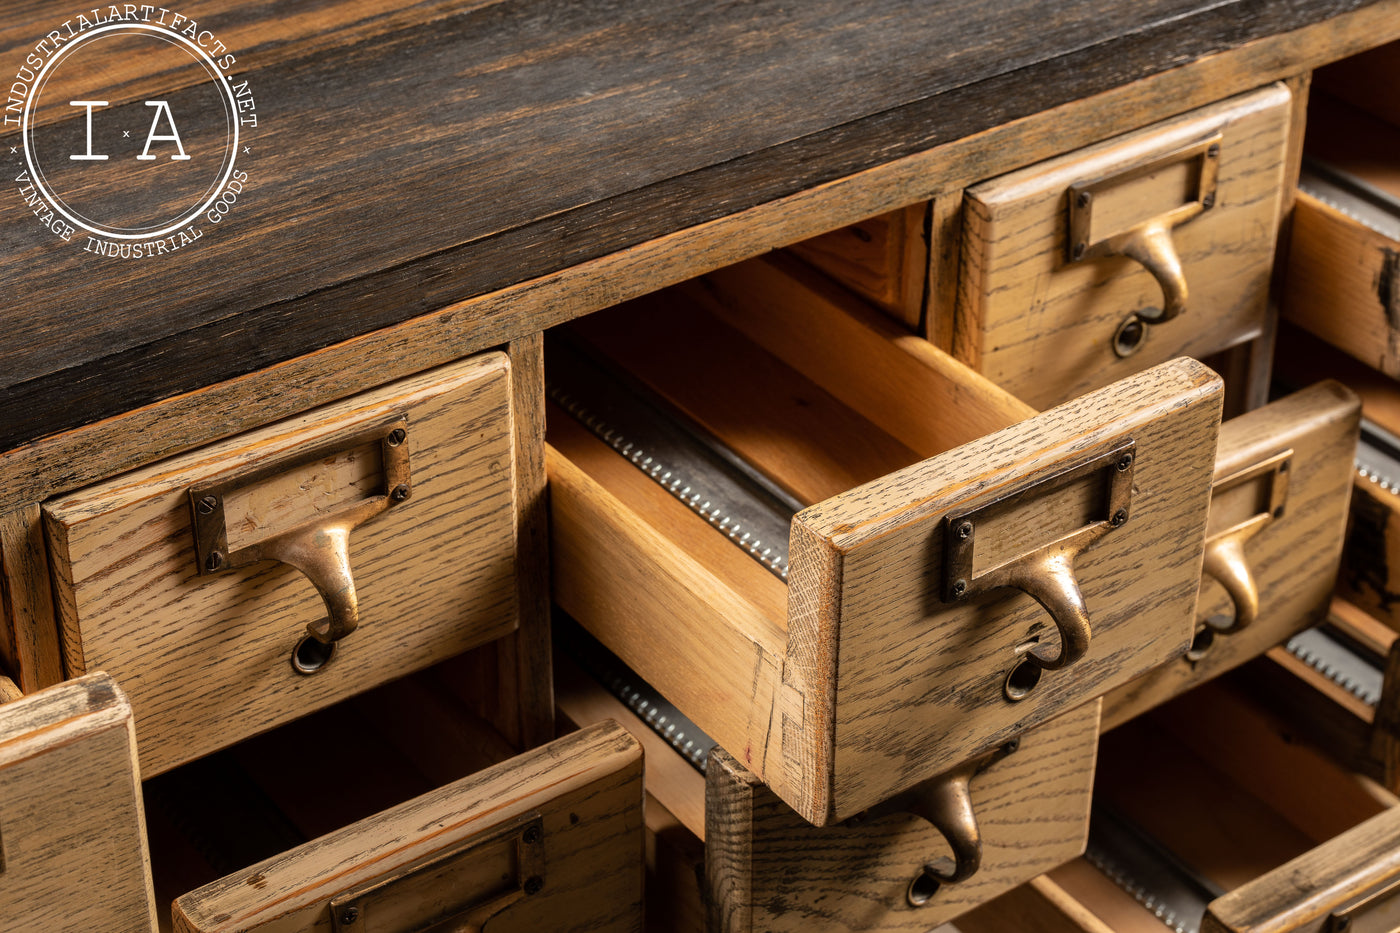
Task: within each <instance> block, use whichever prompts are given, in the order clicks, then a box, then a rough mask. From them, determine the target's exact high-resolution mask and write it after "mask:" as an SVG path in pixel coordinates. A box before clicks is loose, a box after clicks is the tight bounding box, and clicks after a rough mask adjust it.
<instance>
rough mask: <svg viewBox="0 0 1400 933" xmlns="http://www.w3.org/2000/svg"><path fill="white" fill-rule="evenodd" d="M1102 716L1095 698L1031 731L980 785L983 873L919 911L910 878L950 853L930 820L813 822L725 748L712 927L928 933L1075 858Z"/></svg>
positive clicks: (976, 798) (710, 776)
mask: <svg viewBox="0 0 1400 933" xmlns="http://www.w3.org/2000/svg"><path fill="white" fill-rule="evenodd" d="M1098 709H1099V704H1098V702H1097V701H1094V702H1091V703H1088V704H1086V705H1085V706H1083V707H1081V708H1079V709H1076V710H1072V711H1070V712H1068V713H1065V714H1064V715H1063V716H1060V717H1058V718H1057V719H1054V720H1052V721H1050V722H1048V723H1045V724H1044V725H1042V726H1040V727H1038V728H1036V729H1033V730H1031V731H1029V732H1027V733H1025V734H1024V735H1023V736H1021V739H1020V745H1019V747H1018V749H1017V750H1016V751H1015V752H1013V753H1012V754H1010V755H1008V756H1007V757H1006V758H1003V759H1002V760H1000V761H998V762H997V763H996V764H994V765H992V766H991V767H990V768H989V769H988V770H986V771H984V772H982V773H981V774H979V775H977V776H975V777H974V778H973V779H972V782H971V793H972V804H973V809H974V812H975V814H976V817H977V822H978V825H979V827H980V828H981V832H982V864H981V867H980V869H979V870H978V871H977V873H976V874H975V875H973V876H972V877H971V878H969V879H968V880H967V881H965V882H962V883H958V884H950V885H943V886H941V887H940V888H939V889H938V891H937V892H936V893H935V894H934V895H933V897H932V899H931V900H930V901H929V903H927V904H926V905H924V906H922V907H917V908H916V907H912V906H911V905H910V904H909V902H908V899H907V896H906V895H907V892H908V889H909V884H910V881H911V880H912V879H913V878H915V877H916V876H917V875H918V874H919V873H920V871H921V869H922V867H923V866H924V865H925V864H926V863H929V862H933V861H936V860H937V859H938V858H939V857H944V856H947V855H948V854H949V849H948V846H947V843H946V842H945V841H944V840H943V837H942V835H941V834H940V833H939V832H938V830H937V829H935V828H934V827H933V826H932V825H931V824H929V823H928V822H926V821H924V820H923V819H921V818H919V817H917V816H914V815H912V814H906V813H895V814H888V815H882V816H879V817H872V818H870V819H867V820H862V821H858V822H855V823H848V824H841V825H832V826H825V827H821V828H818V827H814V826H812V825H811V824H809V823H808V822H807V821H806V820H804V819H802V817H800V816H799V815H798V814H797V813H796V812H794V811H793V810H792V808H790V807H788V806H787V805H786V804H784V803H783V802H782V801H781V800H779V799H778V798H777V797H776V796H775V795H774V794H773V793H772V791H771V790H769V789H768V788H767V787H765V786H764V785H763V784H762V783H761V782H760V781H758V779H757V778H756V777H754V775H753V774H752V773H751V772H748V771H746V770H745V769H744V768H743V767H742V766H741V765H739V763H738V762H737V761H735V760H734V758H732V757H731V756H729V755H727V754H724V753H722V752H717V753H716V754H715V755H714V756H713V757H712V758H711V762H710V766H709V769H708V771H707V787H706V824H707V829H706V859H707V872H708V884H709V906H710V910H711V917H712V920H711V924H710V929H712V930H715V931H725V933H759V931H772V933H778V931H805V930H814V929H821V930H828V931H843V930H878V931H890V933H893V931H900V930H903V931H920V933H922V931H925V930H928V929H929V928H930V927H931V926H934V925H936V924H940V923H944V922H946V921H948V920H951V919H954V918H956V917H957V916H958V915H959V914H961V913H963V912H964V911H966V910H968V909H969V908H971V907H974V906H977V905H978V904H981V903H983V902H984V901H986V900H988V899H990V898H992V897H995V896H996V895H998V894H1001V893H1003V892H1005V891H1006V890H1008V889H1009V888H1011V887H1013V886H1015V885H1017V884H1021V883H1023V882H1025V881H1028V880H1030V879H1031V878H1032V877H1034V876H1036V875H1039V874H1040V873H1042V872H1044V871H1048V870H1049V869H1051V868H1054V867H1056V866H1058V865H1060V864H1061V863H1063V862H1065V861H1067V860H1069V859H1071V858H1074V857H1075V856H1078V855H1079V854H1080V853H1081V852H1083V850H1084V840H1085V835H1086V833H1087V832H1088V814H1089V793H1090V788H1091V785H1092V783H1093V772H1094V755H1095V748H1096V745H1097V742H1098ZM937 780H938V779H937V778H935V779H934V781H935V782H936V781H937Z"/></svg>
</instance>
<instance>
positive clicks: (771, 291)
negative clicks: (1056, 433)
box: [669, 256, 1036, 457]
mask: <svg viewBox="0 0 1400 933" xmlns="http://www.w3.org/2000/svg"><path fill="white" fill-rule="evenodd" d="M687 294H688V295H689V296H691V297H694V298H695V299H696V300H697V303H698V304H699V305H700V307H702V308H704V309H705V310H706V311H707V312H709V313H711V314H713V315H714V316H715V317H717V318H719V319H720V320H722V321H724V322H725V323H726V324H728V325H729V326H730V327H733V328H735V329H736V330H738V331H740V332H742V333H743V334H744V336H745V337H746V338H747V339H748V340H751V341H753V342H754V343H755V344H757V345H758V346H760V347H762V348H763V349H764V350H766V351H767V352H768V353H770V354H772V355H773V356H775V357H777V358H778V359H781V360H782V361H783V362H784V363H786V364H787V365H788V366H791V367H792V368H793V369H794V370H796V371H798V372H800V373H802V374H803V375H804V376H806V377H808V378H810V379H812V380H813V381H815V382H817V383H819V384H820V385H821V387H822V388H823V389H824V390H826V391H828V392H830V393H831V394H832V395H834V396H835V397H837V398H838V399H840V400H841V402H843V403H844V404H845V405H847V406H849V407H850V408H851V409H852V410H854V411H856V412H858V413H859V414H860V415H861V417H863V418H864V419H865V420H867V421H869V422H870V423H871V424H874V425H877V426H879V428H880V429H881V430H883V431H885V432H886V433H887V434H889V435H890V436H891V437H894V438H896V439H898V440H899V441H900V442H902V443H904V444H905V445H907V446H908V447H909V448H910V449H911V450H912V451H914V452H915V453H916V454H917V455H918V456H924V457H927V456H931V455H932V454H934V453H941V452H942V451H945V450H948V449H950V448H952V447H956V446H957V445H959V444H965V443H967V442H968V441H972V440H975V439H976V438H979V437H982V436H983V435H984V434H989V433H991V432H992V431H997V430H1000V429H1001V428H1004V427H1006V426H1008V425H1011V424H1015V423H1016V422H1018V421H1024V420H1025V419H1027V418H1029V417H1031V416H1032V415H1034V414H1036V410H1035V409H1034V408H1032V407H1031V406H1029V405H1027V404H1026V403H1025V402H1023V401H1021V400H1020V399H1018V398H1016V397H1015V396H1014V395H1012V394H1011V393H1010V392H1007V391H1006V390H1005V389H1003V388H1002V387H1000V386H998V385H996V384H995V383H993V382H991V381H990V380H988V379H986V378H984V377H982V376H980V375H978V374H977V373H974V372H972V371H970V370H969V369H968V368H967V367H966V366H964V365H962V364H961V363H959V362H958V361H957V360H956V359H954V358H953V357H952V356H950V355H949V354H947V353H945V352H943V351H942V350H939V349H938V348H937V347H935V346H933V345H931V344H930V343H929V342H928V341H925V340H922V339H920V338H918V337H914V336H911V335H909V334H906V333H903V332H901V331H900V330H899V329H897V328H895V327H892V326H890V325H889V323H888V322H886V321H884V320H883V319H881V318H880V317H879V316H878V315H875V314H872V313H871V311H870V309H869V308H868V307H866V306H865V305H863V304H862V303H861V302H859V301H857V300H853V299H852V298H851V297H850V296H848V295H845V294H843V293H842V292H840V291H839V290H837V289H834V288H831V287H830V286H829V285H827V284H826V283H824V282H822V281H820V280H819V279H817V278H815V277H814V276H812V275H810V274H808V273H806V272H805V271H804V270H803V269H801V268H798V267H797V266H795V265H794V264H793V263H791V262H786V261H784V260H783V257H781V256H775V257H772V258H770V259H765V260H763V261H756V262H747V263H741V264H740V265H736V266H731V267H729V268H726V269H721V270H719V271H716V272H713V273H711V274H709V275H707V276H705V277H704V278H703V279H702V280H701V281H700V283H699V284H697V285H696V286H694V287H689V288H688V289H687ZM669 313H670V314H671V315H676V314H678V313H681V312H680V311H679V309H677V308H675V307H672V308H671V309H670V312H669ZM692 327H693V330H692V331H691V332H692V333H693V332H694V329H704V328H707V327H708V325H703V324H695V325H692ZM892 348H897V349H898V350H899V351H901V352H898V353H894V352H891V349H892ZM872 364H874V365H872Z"/></svg>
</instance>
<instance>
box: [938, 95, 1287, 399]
mask: <svg viewBox="0 0 1400 933" xmlns="http://www.w3.org/2000/svg"><path fill="white" fill-rule="evenodd" d="M1290 105H1291V96H1290V94H1289V93H1288V91H1287V90H1286V89H1284V88H1283V87H1281V86H1275V87H1270V88H1265V89H1263V90H1260V91H1257V92H1254V93H1252V94H1249V95H1245V96H1242V97H1239V98H1234V99H1232V100H1229V101H1225V102H1223V103H1221V104H1217V105H1213V106H1211V107H1206V108H1203V109H1201V110H1198V111H1194V112H1192V113H1190V114H1187V115H1184V116H1181V117H1177V118H1175V119H1173V120H1170V121H1167V122H1165V123H1162V124H1158V125H1156V126H1153V127H1150V128H1148V129H1145V130H1141V131H1138V132H1136V133H1131V134H1128V135H1125V136H1123V137H1120V138H1118V139H1114V140H1109V141H1107V142H1105V143H1101V144H1099V145H1097V146H1093V147H1090V148H1088V149H1086V150H1081V151H1079V152H1075V153H1071V154H1069V155H1066V156H1063V157H1061V158H1059V159H1055V160H1052V161H1050V162H1048V163H1042V164H1040V165H1036V166H1032V167H1030V168H1027V169H1023V170H1020V171H1018V172H1014V173H1012V174H1010V175H1005V176H1002V177H1000V178H997V179H994V180H991V181H988V182H984V183H982V184H980V185H977V186H975V187H973V188H970V189H968V191H967V192H966V197H965V201H964V220H963V231H964V239H963V257H962V271H961V278H960V284H959V299H958V308H957V313H956V322H955V337H954V348H955V352H956V353H957V355H958V356H959V358H960V359H963V360H964V361H965V362H967V363H969V364H970V365H972V366H973V367H974V368H976V369H977V370H978V371H980V372H982V373H984V374H985V375H987V376H989V377H990V378H991V379H992V380H993V381H994V382H997V383H998V384H1000V385H1003V386H1005V387H1006V388H1008V389H1010V390H1011V392H1012V393H1013V394H1015V395H1017V396H1018V397H1020V398H1023V399H1025V400H1026V401H1028V402H1030V403H1031V404H1033V405H1035V406H1037V407H1041V408H1044V407H1048V406H1050V405H1053V404H1056V403H1058V402H1060V401H1063V400H1064V399H1067V398H1072V397H1074V396H1076V395H1078V394H1080V393H1082V392H1085V391H1088V390H1089V389H1093V388H1097V387H1099V386H1102V385H1106V384H1108V383H1109V382H1112V381H1113V380H1115V379H1119V378H1122V377H1123V376H1124V375H1126V374H1128V373H1130V372H1134V371H1136V370H1139V369H1144V368H1146V367H1148V366H1150V365H1153V364H1155V363H1159V362H1162V361H1165V360H1168V359H1172V358H1174V357H1177V356H1191V357H1198V358H1199V357H1203V356H1208V355H1211V354H1213V353H1216V352H1219V351H1221V350H1223V349H1226V348H1228V347H1231V346H1233V345H1235V344H1237V343H1240V342H1242V341H1244V340H1247V339H1250V338H1252V337H1255V336H1258V335H1259V333H1260V332H1261V328H1262V326H1263V322H1264V314H1265V305H1266V297H1267V293H1268V285H1269V276H1270V270H1271V267H1272V263H1273V254H1274V241H1275V236H1276V231H1277V228H1278V219H1279V218H1278V214H1279V206H1280V199H1281V195H1282V190H1283V184H1284V179H1283V165H1284V155H1285V148H1286V144H1287V134H1288V126H1289V121H1290V110H1291V106H1290ZM1212 179H1213V180H1212ZM1076 256H1078V257H1079V258H1077V259H1076ZM1128 256H1137V257H1139V258H1137V259H1134V258H1127V257H1128ZM1149 269H1152V270H1155V271H1151V272H1149V271H1148V270H1149ZM1178 310H1179V311H1180V312H1181V313H1179V314H1177V316H1175V317H1171V319H1169V320H1161V321H1160V323H1151V322H1152V321H1153V320H1154V319H1159V320H1160V319H1161V318H1162V317H1164V316H1170V315H1172V314H1176V313H1177V311H1178ZM1144 322H1146V323H1145V324H1144ZM1115 345H1117V346H1118V347H1119V349H1115Z"/></svg>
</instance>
